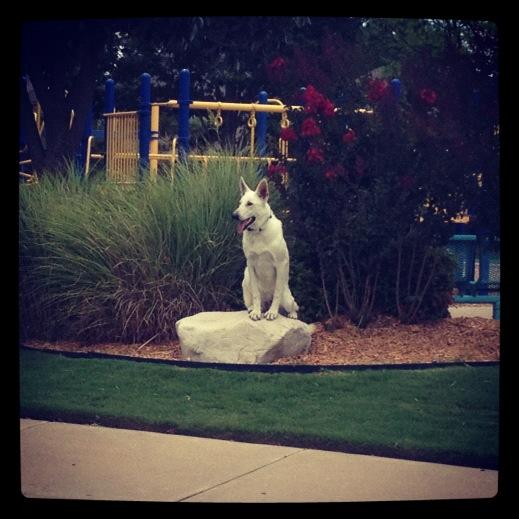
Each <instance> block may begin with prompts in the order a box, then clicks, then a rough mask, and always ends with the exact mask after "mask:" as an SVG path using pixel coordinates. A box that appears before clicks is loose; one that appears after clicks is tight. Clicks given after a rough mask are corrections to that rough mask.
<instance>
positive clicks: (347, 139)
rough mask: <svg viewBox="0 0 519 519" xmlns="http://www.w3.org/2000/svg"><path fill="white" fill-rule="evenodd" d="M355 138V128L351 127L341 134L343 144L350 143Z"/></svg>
mask: <svg viewBox="0 0 519 519" xmlns="http://www.w3.org/2000/svg"><path fill="white" fill-rule="evenodd" d="M356 140H357V134H356V133H355V130H352V129H351V128H350V129H349V130H348V131H347V132H346V133H345V134H344V135H343V136H342V142H344V143H345V144H351V143H352V142H355V141H356Z"/></svg>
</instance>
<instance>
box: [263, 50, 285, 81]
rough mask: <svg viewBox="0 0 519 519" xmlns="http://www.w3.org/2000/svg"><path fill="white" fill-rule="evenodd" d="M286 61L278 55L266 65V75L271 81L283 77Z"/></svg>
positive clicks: (280, 79) (279, 79)
mask: <svg viewBox="0 0 519 519" xmlns="http://www.w3.org/2000/svg"><path fill="white" fill-rule="evenodd" d="M286 67H287V62H286V60H285V59H283V58H282V57H281V56H278V57H277V58H275V59H274V60H273V61H271V62H270V63H269V64H268V65H267V75H268V77H269V79H270V80H271V81H282V80H283V78H284V74H285V70H286Z"/></svg>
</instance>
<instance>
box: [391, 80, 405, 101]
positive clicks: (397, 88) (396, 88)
mask: <svg viewBox="0 0 519 519" xmlns="http://www.w3.org/2000/svg"><path fill="white" fill-rule="evenodd" d="M390 85H391V89H392V91H393V95H394V96H395V99H396V100H397V101H398V100H399V99H400V93H401V88H402V84H401V83H400V79H398V78H395V79H392V80H391V82H390Z"/></svg>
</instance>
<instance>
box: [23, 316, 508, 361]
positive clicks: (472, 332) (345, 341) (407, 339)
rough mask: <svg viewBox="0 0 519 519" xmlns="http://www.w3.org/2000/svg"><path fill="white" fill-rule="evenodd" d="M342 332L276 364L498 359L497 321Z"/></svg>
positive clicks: (136, 351) (174, 350) (166, 355)
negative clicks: (304, 352)
mask: <svg viewBox="0 0 519 519" xmlns="http://www.w3.org/2000/svg"><path fill="white" fill-rule="evenodd" d="M341 325H342V327H341V328H338V329H336V330H333V331H328V330H326V328H325V326H324V325H323V324H321V323H316V325H315V327H316V330H315V332H314V333H313V335H312V344H311V347H310V351H309V352H308V353H307V354H305V355H298V356H296V357H290V358H283V359H279V360H278V361H276V362H274V364H311V365H324V364H403V363H431V362H459V361H466V362H468V361H498V360H499V336H500V328H499V321H496V320H492V319H485V318H482V317H459V318H455V319H451V318H448V319H443V320H440V321H436V322H431V323H425V324H417V325H403V324H400V323H399V322H398V321H397V320H396V319H393V318H390V317H381V318H379V319H378V320H376V321H375V322H374V323H372V324H370V326H368V327H367V328H365V329H363V330H361V329H359V328H357V327H355V326H353V325H352V324H351V323H349V322H348V321H347V320H345V319H343V320H342V321H341ZM25 346H28V347H31V348H35V349H42V350H54V351H67V352H81V353H92V352H94V353H102V354H103V353H104V354H110V355H125V356H129V357H141V358H153V359H167V360H182V354H181V351H180V346H179V343H178V341H171V342H167V343H148V344H146V343H144V344H121V343H102V344H95V345H84V344H80V343H78V342H70V341H63V342H57V343H48V342H43V341H36V340H35V341H30V342H27V343H26V344H25Z"/></svg>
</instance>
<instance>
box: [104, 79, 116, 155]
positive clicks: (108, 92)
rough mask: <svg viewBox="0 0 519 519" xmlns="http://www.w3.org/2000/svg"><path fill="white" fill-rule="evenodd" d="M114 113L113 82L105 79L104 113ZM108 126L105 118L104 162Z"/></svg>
mask: <svg viewBox="0 0 519 519" xmlns="http://www.w3.org/2000/svg"><path fill="white" fill-rule="evenodd" d="M113 112H115V81H114V80H113V79H107V80H106V81H105V106H104V113H105V114H111V113H113ZM107 130H108V124H107V123H106V118H105V120H104V131H103V133H104V141H105V144H104V146H105V161H106V150H107V149H108V134H107Z"/></svg>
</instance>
